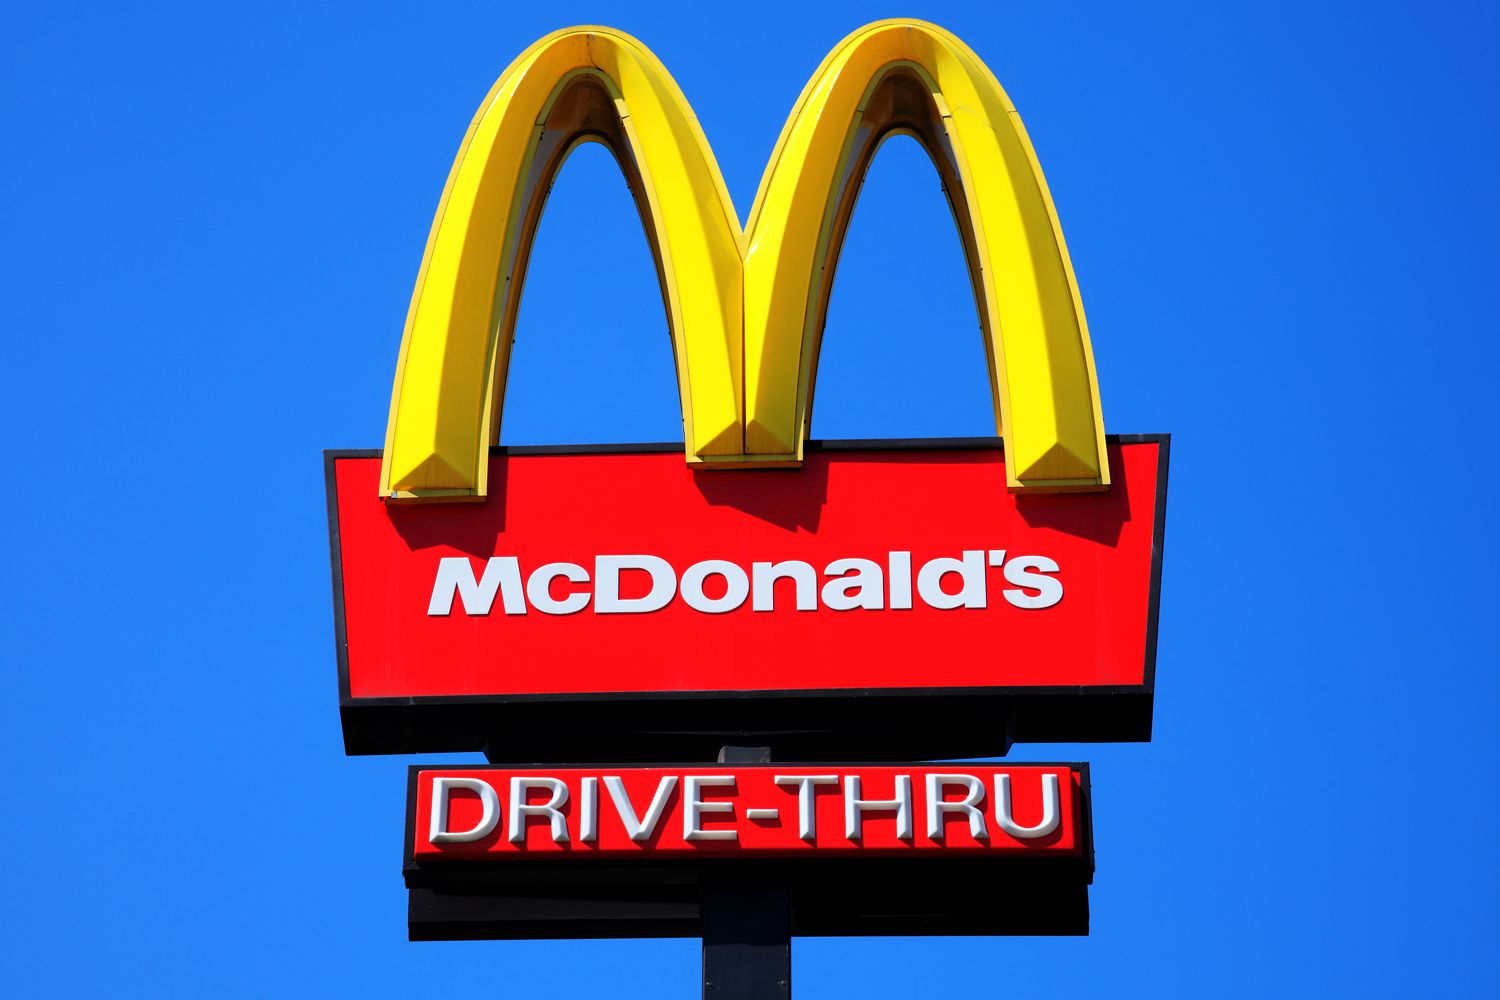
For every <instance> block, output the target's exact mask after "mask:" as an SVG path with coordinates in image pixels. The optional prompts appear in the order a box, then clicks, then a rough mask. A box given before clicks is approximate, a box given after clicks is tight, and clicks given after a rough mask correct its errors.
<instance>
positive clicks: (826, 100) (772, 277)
mask: <svg viewBox="0 0 1500 1000" xmlns="http://www.w3.org/2000/svg"><path fill="white" fill-rule="evenodd" d="M897 133H901V134H908V135H912V136H914V137H915V138H916V139H917V140H918V141H919V142H921V143H922V145H923V146H925V148H926V149H927V151H928V153H929V154H931V157H932V159H933V162H934V163H935V164H936V166H937V169H938V172H939V174H940V175H941V177H942V179H943V182H944V189H945V191H946V192H947V194H948V197H949V199H950V202H951V204H952V208H953V215H954V218H955V220H956V222H957V225H958V229H959V232H960V234H961V237H962V242H963V246H964V249H965V254H966V258H967V262H968V267H969V273H970V277H971V282H972V286H973V292H974V299H975V302H976V305H977V307H978V312H979V317H980V321H981V328H982V336H983V340H984V344H985V348H986V356H987V359H988V365H989V374H990V384H991V388H992V392H993V399H994V410H995V421H996V437H994V438H984V439H964V440H957V441H888V442H868V441H866V442H842V443H836V442H813V441H809V440H808V428H809V426H810V421H811V416H810V415H811V407H812V399H813V389H814V386H815V383H816V376H817V366H818V365H817V362H818V353H819V339H820V336H821V333H822V329H823V324H824V316H825V313H826V310H827V306H828V299H829V292H830V288H831V284H832V279H833V272H834V268H835V265H836V264H837V260H838V255H839V250H840V246H841V244H842V241H843V237H844V233H845V230H846V228H847V225H848V222H849V219H850V215H851V213H852V211H853V207H854V201H855V197H856V194H857V192H858V189H859V186H860V182H861V180H862V178H863V176H864V173H865V171H866V169H867V168H868V166H869V164H870V161H871V158H872V157H873V156H874V154H875V151H876V150H877V149H878V147H879V146H880V143H881V142H882V141H883V140H884V139H886V138H887V137H889V136H891V135H893V134H897ZM588 141H596V142H602V143H604V144H606V145H607V146H608V147H609V148H610V149H611V150H612V151H613V153H614V155H615V157H616V159H617V161H618V162H619V164H620V167H621V169H622V170H623V171H624V173H625V175H626V177H627V179H628V180H629V182H630V188H631V190H632V192H633V194H634V197H635V200H636V203H637V207H638V209H639V212H640V215H641V219H642V222H643V225H644V228H645V231H646V235H647V237H648V241H649V243H650V246H651V250H652V254H653V257H654V259H655V262H656V269H657V274H658V277H659V280H660V283H661V290H662V296H663V299H664V300H665V303H666V312H667V317H668V321H669V326H670V333H671V340H672V346H673V353H674V357H675V362H676V368H677V379H678V386H679V390H680V395H681V405H682V416H683V426H684V440H683V443H682V445H681V446H679V445H677V444H675V443H673V444H670V445H642V446H634V447H595V448H588V447H568V448H550V449H549V448H505V447H500V446H498V444H497V442H498V440H499V429H500V421H501V416H502V413H503V403H504V398H505V388H506V384H507V379H508V368H509V361H510V344H511V340H512V335H513V330H514V326H515V321H516V316H517V312H518V309H519V304H520V299H521V290H522V286H523V284H524V279H525V273H526V265H527V259H528V256H529V253H530V248H531V244H532V240H533V237H534V234H535V231H536V227H537V224H538V222H539V220H540V217H541V212H542V207H543V203H544V201H545V198H546V194H547V191H548V190H549V188H550V186H551V182H552V179H553V177H554V176H555V174H556V173H557V171H558V169H559V168H560V166H561V164H562V163H563V161H564V159H565V158H566V157H567V155H568V154H569V152H570V151H571V150H572V149H573V148H575V147H576V146H577V145H578V144H580V143H582V142H588ZM898 405H899V402H898ZM1167 444H1168V442H1167V438H1166V437H1165V436H1162V435H1155V436H1153V435H1137V436H1108V437H1107V436H1106V435H1105V433H1104V423H1103V416H1102V412H1101V409H1100V403H1099V391H1098V383H1097V378H1096V375H1095V371H1094V362H1093V353H1092V349H1091V347H1090V342H1089V332H1088V326H1087V323H1086V322H1085V319H1084V313H1083V307H1082V303H1081V300H1080V297H1079V293H1078V287H1077V282H1076V280H1075V278H1074V274H1073V268H1072V264H1071V262H1070V260H1069V257H1068V251H1067V248H1066V245H1065V243H1064V241H1063V237H1062V230H1061V227H1060V225H1059V223H1058V218H1057V213H1056V210H1055V208H1054V206H1053V204H1052V199H1051V196H1050V194H1049V193H1048V190H1047V185H1046V181H1045V180H1044V178H1043V176H1042V171H1041V168H1040V165H1039V163H1038V161H1037V157H1036V154H1035V152H1034V150H1033V149H1032V146H1031V143H1030V140H1029V139H1028V138H1027V135H1026V131H1025V128H1024V127H1023V126H1022V124H1021V120H1020V118H1019V116H1018V115H1017V113H1016V110H1015V108H1014V106H1013V105H1012V104H1011V103H1010V101H1009V99H1008V98H1007V97H1006V95H1005V93H1004V91H1003V90H1001V88H1000V86H999V84H998V83H997V82H996V80H995V78H994V76H993V75H992V74H991V73H990V71H989V70H988V69H987V68H986V67H985V66H984V64H983V63H982V62H980V60H979V58H978V57H977V56H976V55H975V54H974V53H973V52H972V51H971V50H970V49H969V48H968V47H967V46H965V45H964V44H963V43H962V42H960V41H959V40H958V39H957V38H955V37H954V36H952V35H951V34H949V33H948V32H946V31H944V30H942V29H941V28H938V27H936V26H934V25H931V24H926V23H924V22H920V21H910V20H900V21H881V22H877V23H874V24H871V25H868V26H866V27H864V28H861V29H859V30H858V31H856V32H854V33H853V34H851V35H850V36H849V37H847V38H846V39H844V40H843V41H842V42H840V43H839V45H838V46H837V47H836V48H835V49H834V50H833V51H832V53H830V54H829V56H828V57H827V58H826V59H825V60H824V61H823V63H822V65H820V66H819V67H818V69H817V71H816V72H815V73H814V74H813V77H812V79H811V80H810V81H809V82H808V84H807V86H806V88H805V89H804V90H803V92H802V95H801V97H800V98H799V99H798V100H797V103H796V105H795V106H794V107H793V109H792V113H791V115H790V117H789V118H788V120H787V123H786V126H785V128H784V129H783V130H782V134H781V138H780V139H779V140H778V142H777V144H776V147H775V151H774V152H773V153H772V156H771V160H770V163H769V164H768V166H767V168H766V172H765V175H764V178H763V180H762V182H761V186H760V191H759V193H758V194H757V195H756V199H755V203H754V205H753V207H752V208H751V211H750V215H749V221H748V223H747V224H746V225H745V226H744V227H741V225H740V223H739V216H738V215H737V213H736V211H735V209H734V207H733V205H732V204H731V202H730V199H729V194H728V191H727V189H726V187H725V184H724V181H723V178H722V177H721V175H720V173H719V170H718V166H717V164H716V163H715V161H714V158H713V154H712V152H711V151H710V149H709V146H708V142H707V140H706V138H705V136H704V134H703V131H702V129H701V128H700V126H699V124H698V121H697V118H696V117H695V116H694V114H693V112H692V110H691V108H690V107H689V106H688V104H687V101H686V99H685V98H684V96H683V95H682V93H681V91H680V90H679V89H678V88H677V85H676V84H675V83H674V82H673V80H672V78H671V77H670V75H668V73H667V71H666V69H665V68H664V67H663V66H662V64H661V63H660V62H659V61H658V60H657V59H656V57H655V56H654V55H652V53H651V52H650V51H649V50H648V49H647V48H646V47H645V46H644V45H642V44H641V43H640V42H639V41H637V40H635V39H634V38H631V37H630V36H628V35H625V34H622V33H620V32H618V31H614V30H611V29H607V28H600V27H585V28H570V29H567V30H564V31H559V32H556V33H554V34H552V35H549V36H547V37H545V38H543V39H541V40H540V41H538V42H537V43H536V44H534V45H532V46H531V47H530V48H528V49H527V50H526V51H525V52H523V53H522V54H521V56H520V57H519V58H517V59H516V61H515V62H513V63H512V64H511V65H510V67H509V68H508V69H506V70H505V72H504V73H503V74H502V75H501V77H500V79H499V81H498V82H497V83H496V84H495V86H494V87H493V89H492V90H491V91H490V93H489V94H488V96H487V97H486V98H485V99H484V101H483V103H482V104H481V105H480V107H479V110H478V112H477V113H476V114H475V115H474V118H473V121H472V123H471V124H470V126H469V129H468V132H467V134H466V135H465V136H464V140H463V143H462V145H461V146H460V148H459V152H458V156H457V158H456V159H455V161H454V164H453V168H452V171H451V172H450V174H449V177H448V182H447V186H446V187H445V189H444V191H443V195H442V199H441V201H440V203H439V206H438V210H437V215H436V218H435V220H434V222H433V226H432V230H431V234H430V236H429V238H428V242H427V249H426V253H425V255H424V257H423V260H422V265H421V270H420V272H419V274H418V277H417V283H416V289H415V291H414V293H413V295H412V301H411V307H410V310H409V312H408V315H407V318H406V327H405V333H404V335H403V338H402V343H401V351H400V356H399V359H398V361H397V367H396V378H395V386H394V390H393V393H392V399H391V410H390V418H389V424H388V427H387V432H386V440H385V447H384V449H383V450H382V451H361V452H355V451H341V452H329V453H327V459H326V468H327V477H328V501H329V517H330V528H331V534H332V550H333V564H334V565H333V568H334V599H335V606H336V627H337V632H338V637H337V641H338V655H339V665H340V671H339V674H340V694H341V706H342V715H343V721H344V733H345V744H346V748H347V749H348V750H349V751H350V752H352V753H362V752H393V751H400V752H405V751H421V750H462V749H477V748H482V747H487V748H489V749H491V750H492V751H494V750H496V749H497V748H503V747H505V746H507V745H514V746H523V745H524V746H525V747H527V748H528V754H530V757H529V759H541V757H545V756H546V754H547V752H548V748H549V747H553V746H557V747H562V746H564V745H566V746H567V747H569V748H573V749H579V750H581V749H582V748H583V746H586V745H591V746H592V748H593V749H594V751H595V757H596V759H600V760H612V759H622V757H638V758H641V759H645V758H649V757H652V756H654V755H662V754H672V753H678V752H684V751H689V750H695V749H697V748H698V744H702V746H703V747H710V746H717V745H718V744H720V743H722V742H723V737H724V736H725V734H742V735H753V736H755V738H757V739H760V740H763V741H771V742H775V743H777V745H779V746H782V747H785V748H789V750H790V752H801V753H810V754H811V753H818V752H821V751H824V750H827V749H829V748H836V752H837V753H839V754H841V755H842V756H844V757H845V758H846V759H857V758H858V757H859V755H860V754H861V753H864V752H865V751H866V750H868V752H869V753H871V754H877V755H889V754H890V753H891V752H892V749H893V748H903V749H906V750H909V751H910V752H911V753H912V755H914V756H921V757H929V758H930V757H936V756H944V755H954V756H966V755H978V754H985V753H993V752H1003V750H1004V748H1005V746H1006V745H1008V741H1009V740H1011V739H1031V740H1094V739H1145V738H1149V734H1150V720H1151V703H1152V691H1153V683H1154V660H1155V644H1156V639H1155V632H1156V616H1157V593H1158V585H1159V578H1160V570H1161V544H1162V530H1163V524H1164V517H1165V500H1166V469H1167ZM679 447H680V450H679ZM684 455H685V458H686V462H684V461H683V456H684ZM538 755H540V757H539V756H538ZM558 759H560V758H558ZM866 759H868V758H866Z"/></svg>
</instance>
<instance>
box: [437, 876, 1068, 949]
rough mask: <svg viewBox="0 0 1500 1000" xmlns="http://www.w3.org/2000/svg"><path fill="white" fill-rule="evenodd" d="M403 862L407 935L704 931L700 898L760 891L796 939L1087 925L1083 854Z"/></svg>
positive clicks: (709, 900)
mask: <svg viewBox="0 0 1500 1000" xmlns="http://www.w3.org/2000/svg"><path fill="white" fill-rule="evenodd" d="M506 868H507V870H506V871H505V872H504V873H493V872H489V873H486V872H483V871H477V870H468V871H464V870H456V871H452V872H449V873H446V874H445V875H443V876H441V877H439V876H435V875H430V874H428V873H425V872H413V871H411V870H410V869H409V870H408V871H407V885H408V886H409V887H410V893H409V896H410V911H409V915H408V924H407V926H408V932H409V935H410V938H411V940H413V941H449V940H477V939H521V938H525V939H543V938H627V937H636V938H639V937H702V936H703V931H704V923H703V921H704V913H705V908H706V906H712V905H713V902H714V901H715V899H716V897H717V898H723V895H724V894H729V895H730V897H731V899H732V898H733V896H734V894H736V893H739V894H741V895H743V894H745V893H747V892H751V891H753V890H758V891H759V893H760V894H761V895H762V897H764V896H766V895H770V896H771V900H770V906H771V907H773V908H774V907H775V906H776V905H777V902H778V901H777V898H776V897H778V896H779V897H780V900H782V902H780V906H781V907H782V908H783V909H785V910H786V912H787V913H788V914H789V920H790V927H789V930H790V933H791V934H793V935H796V936H806V937H817V936H834V937H843V936H853V935H997V934H1087V933H1088V931H1089V904H1088V885H1089V882H1090V880H1091V879H1092V875H1093V862H1092V856H1091V855H1090V858H1089V860H1088V861H1087V862H1085V861H1082V860H1079V859H1056V860H1054V859H1048V860H1045V861H1043V860H1036V861H1018V860H1016V859H1012V858H990V859H975V858H911V859H904V858H888V857H880V858H837V859H808V860H806V861H786V860H777V861H769V862H756V861H731V860H725V859H712V860H703V861H686V862H645V861H641V862H629V863H622V864H614V865H610V864H601V863H599V862H592V861H591V862H581V863H573V862H534V863H530V864H526V865H508V866H506Z"/></svg>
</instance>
